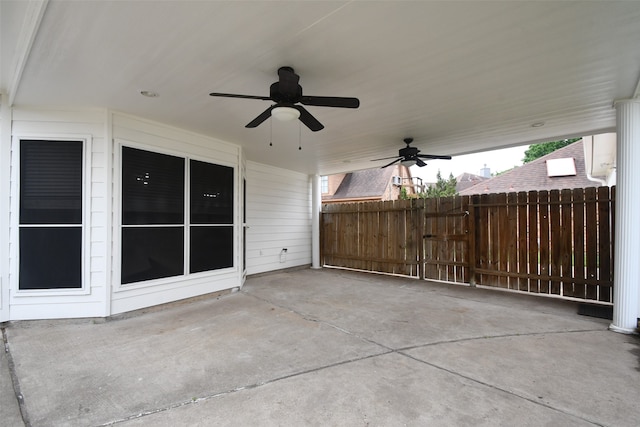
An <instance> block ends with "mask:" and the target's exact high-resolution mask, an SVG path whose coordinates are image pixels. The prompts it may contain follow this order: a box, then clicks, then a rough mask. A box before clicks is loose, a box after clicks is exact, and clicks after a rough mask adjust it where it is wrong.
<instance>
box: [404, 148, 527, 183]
mask: <svg viewBox="0 0 640 427" xmlns="http://www.w3.org/2000/svg"><path fill="white" fill-rule="evenodd" d="M528 148H529V145H522V146H519V147H511V148H503V149H500V150H492V151H484V152H481V153H474V154H465V155H463V156H454V157H453V158H452V159H451V160H425V163H427V166H423V167H418V166H411V176H414V177H420V178H422V182H424V183H433V182H436V175H437V173H438V170H440V175H441V176H442V178H443V179H447V178H449V173H452V174H453V176H454V177H456V176H458V175H460V174H462V173H465V172H468V173H473V174H476V175H481V173H480V170H481V169H482V168H484V167H485V165H486V167H488V168H489V169H490V172H491V173H492V174H495V173H496V172H503V171H505V170H508V169H511V168H512V167H514V166H521V165H522V159H523V158H524V152H525V151H526V150H527V149H528Z"/></svg>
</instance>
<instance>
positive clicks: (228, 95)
mask: <svg viewBox="0 0 640 427" xmlns="http://www.w3.org/2000/svg"><path fill="white" fill-rule="evenodd" d="M209 96H221V97H223V98H243V99H262V100H263V101H271V98H269V97H268V96H254V95H238V94H235V93H218V92H211V93H210V94H209Z"/></svg>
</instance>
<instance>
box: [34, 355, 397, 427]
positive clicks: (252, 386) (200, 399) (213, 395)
mask: <svg viewBox="0 0 640 427" xmlns="http://www.w3.org/2000/svg"><path fill="white" fill-rule="evenodd" d="M389 353H393V351H392V350H390V351H384V352H382V353H376V354H370V355H367V356H362V357H357V358H353V359H348V360H342V361H340V362H335V363H330V364H328V365H323V366H318V367H316V368H312V369H306V370H304V371H299V372H293V373H291V374H288V375H283V376H280V377H276V378H271V379H268V380H265V381H261V382H257V383H253V384H248V385H244V386H240V387H236V388H232V389H229V390H223V391H218V392H215V393H211V394H208V395H204V396H200V397H192V398H191V399H189V400H185V401H182V402H178V403H175V404H173V405H169V406H166V407H163V408H155V409H150V410H147V411H144V412H139V413H137V414H133V415H130V416H127V417H123V418H119V419H117V420H112V421H108V422H106V423H104V424H99V425H97V426H96V427H107V426H113V425H116V424H120V423H125V422H128V421H132V420H135V419H138V418H142V417H145V416H148V415H154V414H158V413H160V412H165V411H170V410H172V409H177V408H181V407H183V406H187V405H196V404H198V403H201V402H205V401H208V400H211V399H216V398H218V397H224V396H227V395H230V394H234V393H237V392H240V391H244V390H252V389H256V388H259V387H262V386H264V385H268V384H272V383H275V382H278V381H282V380H287V379H290V378H295V377H299V376H302V375H307V374H312V373H315V372H320V371H323V370H325V369H331V368H334V367H337V366H342V365H347V364H349V363H354V362H359V361H361V360H367V359H371V358H374V357H378V356H383V355H385V354H389ZM27 427H29V426H27Z"/></svg>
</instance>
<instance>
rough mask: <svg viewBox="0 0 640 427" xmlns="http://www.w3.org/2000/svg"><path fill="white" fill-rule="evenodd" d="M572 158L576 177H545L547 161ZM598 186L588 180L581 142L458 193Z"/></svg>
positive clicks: (469, 193)
mask: <svg viewBox="0 0 640 427" xmlns="http://www.w3.org/2000/svg"><path fill="white" fill-rule="evenodd" d="M564 158H573V159H574V162H575V168H576V174H575V175H567V176H548V175H547V161H548V160H554V159H564ZM599 186H600V185H599V184H598V183H597V182H594V181H591V180H589V179H588V178H587V174H586V172H585V165H584V149H583V145H582V139H580V140H579V141H576V142H574V143H573V144H571V145H567V146H566V147H564V148H561V149H559V150H556V151H553V152H551V153H549V154H547V155H546V156H543V157H540V158H539V159H536V160H534V161H532V162H529V163H525V164H524V165H522V166H520V167H517V168H514V169H512V170H510V171H509V172H505V173H504V174H502V175H499V176H496V177H493V178H491V179H488V180H486V181H483V182H481V183H479V184H476V185H474V186H473V187H469V188H467V189H465V190H462V191H460V192H459V194H460V195H471V194H483V193H510V192H517V191H531V190H562V189H565V188H587V187H599Z"/></svg>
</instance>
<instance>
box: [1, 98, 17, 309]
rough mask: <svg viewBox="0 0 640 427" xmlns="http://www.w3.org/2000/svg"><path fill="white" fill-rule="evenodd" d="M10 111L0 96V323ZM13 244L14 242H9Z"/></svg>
mask: <svg viewBox="0 0 640 427" xmlns="http://www.w3.org/2000/svg"><path fill="white" fill-rule="evenodd" d="M11 126H12V110H11V107H10V106H9V102H8V98H7V96H6V95H5V94H0V206H1V207H0V322H4V321H7V320H10V319H9V317H10V315H9V243H10V242H9V236H10V232H9V206H10V205H11V203H10V201H11V198H10V196H9V195H10V193H11V187H10V182H11V175H10V170H11ZM11 243H13V244H15V242H11Z"/></svg>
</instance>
